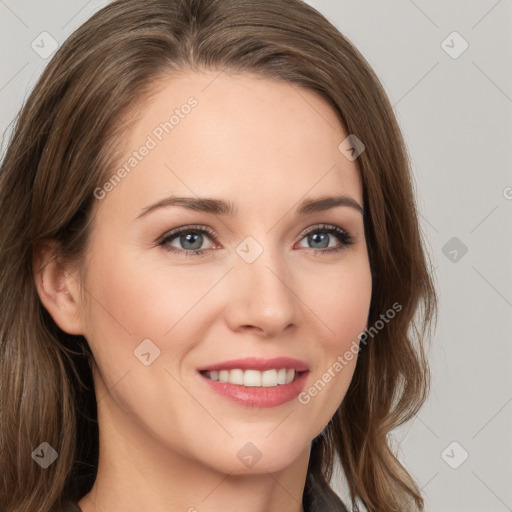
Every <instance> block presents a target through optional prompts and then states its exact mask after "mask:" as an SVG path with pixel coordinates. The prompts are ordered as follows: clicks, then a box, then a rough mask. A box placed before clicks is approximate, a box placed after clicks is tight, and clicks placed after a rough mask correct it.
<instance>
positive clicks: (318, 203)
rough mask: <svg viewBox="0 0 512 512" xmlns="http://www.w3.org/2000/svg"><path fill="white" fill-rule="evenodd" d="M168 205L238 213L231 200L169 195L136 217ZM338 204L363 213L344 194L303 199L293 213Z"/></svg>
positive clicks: (219, 213)
mask: <svg viewBox="0 0 512 512" xmlns="http://www.w3.org/2000/svg"><path fill="white" fill-rule="evenodd" d="M169 206H181V207H183V208H188V209H189V210H194V211H199V212H205V213H212V214H214V215H228V216H234V215H236V213H238V207H237V206H236V205H235V203H233V202H232V201H223V200H221V199H213V198H208V197H201V198H200V197H177V196H170V197H167V198H165V199H162V200H161V201H158V202H157V203H154V204H152V205H150V206H146V207H145V208H143V209H142V212H141V213H140V214H139V215H138V216H137V219H139V218H141V217H144V216H145V215H148V214H149V213H151V212H153V211H155V210H157V209H159V208H166V207H169ZM340 206H345V207H349V208H353V209H354V210H356V211H358V212H359V213H361V214H363V215H364V209H363V207H362V206H361V205H360V204H359V203H358V202H357V201H356V200H355V199H353V198H352V197H350V196H345V195H342V196H325V197H319V198H317V199H305V200H304V201H302V202H301V203H300V204H299V205H298V207H297V208H296V210H295V213H296V214H297V215H306V214H308V213H315V212H323V211H326V210H330V209H331V208H336V207H340Z"/></svg>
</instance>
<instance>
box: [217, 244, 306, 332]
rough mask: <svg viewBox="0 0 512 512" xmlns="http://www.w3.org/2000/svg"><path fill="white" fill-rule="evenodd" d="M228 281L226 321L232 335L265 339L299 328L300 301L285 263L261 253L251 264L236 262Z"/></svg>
mask: <svg viewBox="0 0 512 512" xmlns="http://www.w3.org/2000/svg"><path fill="white" fill-rule="evenodd" d="M231 280H232V283H234V284H232V285H231V286H232V289H231V293H230V297H229V305H228V308H227V312H226V318H227V323H228V325H229V327H230V328H231V329H232V330H233V331H236V332H242V331H254V332H255V333H257V334H259V335H261V336H263V337H266V338H267V337H272V336H279V334H280V333H283V332H284V331H285V330H292V329H293V327H294V326H297V325H298V324H299V322H300V319H301V312H300V304H301V301H300V300H299V298H298V296H297V292H296V291H295V290H294V288H295V286H294V284H295V283H294V280H293V276H292V273H291V271H290V269H289V268H288V267H287V265H286V263H285V262H282V261H278V259H277V257H271V256H270V254H269V253H268V252H265V251H264V252H263V254H262V255H261V256H260V257H259V258H258V259H257V260H256V261H254V262H252V263H247V262H245V261H243V260H242V259H240V260H238V261H237V262H236V264H235V269H234V270H233V271H232V272H231Z"/></svg>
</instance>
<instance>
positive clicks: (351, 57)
mask: <svg viewBox="0 0 512 512" xmlns="http://www.w3.org/2000/svg"><path fill="white" fill-rule="evenodd" d="M201 69H211V70H219V71H222V70H229V71H235V72H249V73H252V74H257V75H259V76H262V77H269V78H274V79H278V80H284V81H287V82H288V83H291V84H293V85H297V86H300V87H305V88H307V89H310V90H313V91H316V92H317V93H319V94H320V95H322V97H323V98H325V100H326V101H327V102H328V103H329V104H330V105H331V106H332V108H333V109H334V111H335V112H336V113H337V115H338V116H339V119H340V122H341V123H342V125H343V127H344V129H345V130H346V132H347V133H350V134H354V135H356V136H357V138H358V139H360V140H361V141H363V143H364V145H365V151H364V152H363V153H362V154H361V155H360V156H359V158H358V159H357V164H358V167H359V170H360V173H361V178H362V182H363V194H364V196H363V198H364V204H365V210H366V212H365V235H366V239H367V246H368V251H369V258H370V266H371V271H372V277H373V292H372V298H371V306H370V315H369V318H368V325H369V326H372V325H374V324H375V323H376V322H377V321H378V320H379V318H380V315H381V314H382V313H384V312H385V311H386V310H388V309H389V308H390V306H391V304H394V303H398V304H400V305H401V311H400V313H399V314H397V315H396V317H395V318H394V319H393V321H390V322H388V323H386V325H385V326H384V327H383V328H382V329H380V330H379V332H378V333H377V334H375V335H373V334H372V335H371V336H370V335H368V336H366V337H363V339H362V342H363V343H362V344H361V346H362V350H361V352H360V354H359V356H358V360H357V366H356V369H355V373H354V376H353V379H352V382H351V384H350V387H349V389H348V391H347V394H346V396H345V398H344V400H343V402H342V404H341V406H340V407H339V409H338V410H337V411H336V413H335V414H334V416H333V418H332V419H331V421H330V422H329V424H328V426H327V427H326V429H325V430H324V432H323V434H322V435H321V436H318V437H317V438H316V439H315V441H314V443H313V448H312V452H311V458H310V463H309V467H308V476H307V480H306V487H305V490H304V497H303V501H304V505H305V507H306V510H310V511H312V510H323V511H327V510H328V511H335V510H344V508H343V505H342V503H341V501H340V500H339V499H338V498H337V496H336V494H335V493H334V492H333V490H332V489H331V487H330V485H329V482H330V480H331V477H332V470H333V463H334V461H335V458H336V457H338V458H339V460H340V461H341V464H342V467H343V469H344V472H345V475H346V478H347V481H348V485H349V489H350V493H351V497H352V502H353V503H352V505H353V506H354V507H356V508H357V503H362V504H364V505H365V507H366V508H367V509H368V510H369V511H370V512H376V511H379V512H391V511H396V510H422V509H423V499H422V497H421V494H420V491H419V489H418V487H417V486H416V484H415V483H414V480H413V479H412V478H411V477H410V475H409V474H408V473H407V471H406V470H405V468H404V467H403V466H402V465H401V463H400V462H399V461H398V459H397V457H396V456H395V454H394V453H393V451H392V449H391V448H390V446H389V444H388V434H389V432H390V431H391V430H393V429H394V428H395V427H397V426H398V425H400V424H402V423H404V422H405V421H407V420H408V419H410V418H411V417H412V416H413V415H414V414H415V413H416V412H417V411H418V409H419V408H420V407H421V405H422V403H423V402H424V400H425V398H426V395H427V391H428V384H429V369H428V365H427V361H426V356H425V352H426V348H425V340H426V339H427V338H428V337H429V335H430V333H431V330H432V327H433V324H434V321H435V315H436V311H437V304H436V293H435V289H434V286H433V283H432V278H431V276H430V273H429V272H430V271H429V264H428V259H427V258H426V255H425V252H424V248H423V247H424V241H423V239H422V235H421V232H420V229H419V226H418V218H417V213H416V206H415V200H414V195H413V192H414V191H413V185H412V181H411V175H410V169H409V163H408V158H407V154H406V150H405V146H404V142H403V139H402V135H401V133H400V130H399V128H398V125H397V122H396V119H395V117H394V114H393V112H392V108H391V106H390V103H389V100H388V99H387V97H386V95H385V93H384V91H383V88H382V86H381V84H380V83H379V80H378V79H377V77H376V76H375V74H374V72H373V71H372V69H371V68H370V66H369V65H368V63H367V62H366V60H365V59H364V58H363V57H362V56H361V55H360V53H359V52H358V51H357V50H356V49H355V48H354V46H353V45H352V44H351V43H350V42H349V41H348V40H347V39H346V38H345V37H344V36H342V35H341V34H340V33H339V31H338V30H337V29H336V28H335V27H334V26H333V25H332V24H331V23H329V22H328V21H327V20H326V19H325V18H324V17H323V16H322V15H321V14H320V13H318V12H317V11H316V10H315V9H313V8H312V7H310V6H308V5H307V4H305V3H303V2H302V1H300V0H145V1H144V2H141V1H140V0H119V1H115V2H113V3H111V4H110V5H108V6H106V7H105V8H103V9H101V10H100V11H99V12H97V13H96V14H95V15H94V16H92V17H91V18H90V19H89V20H88V21H87V22H86V23H85V24H83V25H82V26H81V27H80V28H79V29H78V30H76V31H75V32H74V33H73V34H72V35H71V36H70V37H69V38H68V39H67V40H66V41H65V43H64V44H63V45H62V47H61V48H60V49H59V50H58V51H57V53H56V54H55V56H54V57H53V59H52V60H51V61H50V63H49V65H48V66H47V67H46V69H45V71H44V72H43V74H42V76H41V77H40V79H39V81H38V83H37V85H36V86H35V88H34V90H33V92H32V93H31V95H30V97H29V98H28V100H27V101H26V103H25V105H24V106H23V108H22V110H21V111H20V114H19V116H18V118H17V120H16V124H15V128H14V130H13V134H12V137H11V140H10V141H9V145H8V147H7V151H6V154H5V157H4V159H3V162H2V166H1V171H0V219H1V220H0V250H1V259H0V287H1V296H0V457H1V458H0V468H1V471H0V473H1V476H0V507H1V508H2V510H3V511H4V512H15V511H16V512H32V511H34V510H38V511H41V512H50V511H51V512H53V511H58V510H60V507H61V498H62V497H65V498H70V499H73V500H78V499H79V498H81V497H82V496H83V495H85V494H86V493H87V492H88V491H89V490H90V488H91V487H92V485H93V482H94V479H95V476H96V469H97V462H98V425H97V416H96V401H95V396H94V387H93V381H92V376H91V366H90V359H91V358H92V354H91V352H90V349H89V347H88V344H87V342H86V340H85V338H83V337H82V336H74V335H70V334H67V333H65V332H63V331H62V330H61V329H59V328H58V326H57V325H56V324H55V323H54V321H53V320H52V318H51V316H50V315H49V314H48V312H47V311H46V310H45V308H44V307H43V306H42V303H41V301H40V299H39V297H38V294H37V290H36V287H35V283H34V273H33V270H32V261H33V258H34V254H35V251H36V249H37V244H38V243H39V242H41V241H43V240H55V241H56V242H58V246H59V254H60V256H61V257H62V258H63V259H64V260H66V261H71V262H76V263H77V264H80V262H81V257H82V256H83V255H84V252H85V250H86V248H87V242H88V234H89V231H90V230H89V221H90V220H91V215H90V213H91V209H92V206H93V204H94V201H95V198H94V190H95V188H96V187H98V186H101V185H102V184H103V183H105V177H107V179H108V177H110V176H111V174H112V170H113V165H114V162H115V161H116V158H117V156H118V154H117V152H118V151H119V148H121V147H123V144H122V140H123V136H124V135H125V133H126V125H125V124H124V123H123V115H124V114H125V113H126V112H133V111H134V110H136V108H139V107H140V106H141V105H142V103H143V102H144V101H145V100H147V99H148V98H149V97H150V96H151V94H152V93H153V92H154V90H155V85H156V84H158V81H159V79H160V78H162V77H165V76H169V73H171V74H172V73H173V72H180V71H187V70H201ZM340 142H341V141H340ZM42 442H47V443H48V444H49V445H51V446H52V447H53V448H54V449H55V450H56V451H57V452H58V455H59V456H58V459H57V460H56V461H55V462H54V463H53V464H52V465H51V466H50V467H48V468H47V469H44V470H43V469H42V468H41V467H40V466H39V465H38V464H36V463H35V462H34V460H33V459H32V452H33V451H34V450H35V448H36V447H38V446H39V445H40V443H42Z"/></svg>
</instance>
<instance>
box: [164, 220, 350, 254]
mask: <svg viewBox="0 0 512 512" xmlns="http://www.w3.org/2000/svg"><path fill="white" fill-rule="evenodd" d="M205 235H206V238H207V239H208V238H209V239H211V240H212V241H213V240H215V239H216V237H217V235H216V234H215V232H214V231H213V230H212V229H211V228H209V227H208V226H201V225H196V226H183V227H181V228H176V229H174V230H172V231H170V232H169V233H167V234H165V235H164V237H163V238H162V239H161V240H160V241H159V242H158V245H160V246H162V247H164V249H165V250H166V251H168V252H173V253H177V254H181V255H184V256H204V255H205V254H206V252H207V251H209V250H211V248H206V249H201V247H202V245H203V243H204V241H205ZM332 235H334V237H335V238H336V239H337V240H338V242H339V244H340V245H338V246H332V245H331V243H330V242H331V239H332ZM303 239H306V241H307V243H310V244H312V245H313V246H312V247H305V249H311V250H313V251H314V252H319V253H326V252H335V251H339V250H342V249H344V248H345V247H348V246H349V245H352V244H353V243H354V240H353V238H352V237H351V236H350V235H349V234H348V233H347V232H346V231H345V230H344V229H341V228H339V227H338V226H332V225H329V224H322V225H319V226H313V227H311V228H309V229H308V231H306V232H305V233H303V234H302V238H301V241H302V240H303ZM175 241H177V242H178V243H179V245H180V246H181V247H176V245H174V242H175Z"/></svg>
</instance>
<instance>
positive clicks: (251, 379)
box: [229, 370, 261, 387]
mask: <svg viewBox="0 0 512 512" xmlns="http://www.w3.org/2000/svg"><path fill="white" fill-rule="evenodd" d="M235 371H236V370H235ZM229 382H231V379H229ZM231 384H233V383H232V382H231ZM244 386H251V387H256V386H259V387H261V372H259V371H258V370H245V373H244Z"/></svg>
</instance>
